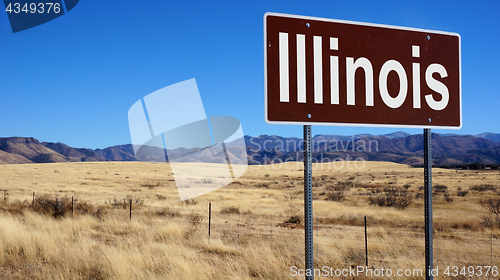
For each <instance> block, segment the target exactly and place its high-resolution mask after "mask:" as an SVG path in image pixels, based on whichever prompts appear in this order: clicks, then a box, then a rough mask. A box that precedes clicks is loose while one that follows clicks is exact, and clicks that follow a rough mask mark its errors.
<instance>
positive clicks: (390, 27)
mask: <svg viewBox="0 0 500 280" xmlns="http://www.w3.org/2000/svg"><path fill="white" fill-rule="evenodd" d="M267 16H279V17H286V18H297V19H310V20H318V21H327V22H337V23H345V24H353V25H364V26H371V27H382V28H389V29H398V30H407V31H418V32H425V33H431V34H444V35H451V36H457V37H458V61H459V62H458V68H459V69H458V73H459V97H458V98H459V110H460V126H433V125H399V124H364V123H324V122H283V121H270V120H268V113H267V32H266V31H267V25H266V18H267ZM264 119H265V121H266V123H268V124H286V125H321V126H355V127H397V128H436V129H461V128H462V38H461V37H460V34H458V33H455V32H446V31H437V30H428V29H420V28H413V27H403V26H394V25H386V24H376V23H366V22H356V21H349V20H339V19H328V18H317V17H308V16H298V15H289V14H281V13H273V12H267V13H265V14H264Z"/></svg>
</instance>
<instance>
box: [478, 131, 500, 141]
mask: <svg viewBox="0 0 500 280" xmlns="http://www.w3.org/2000/svg"><path fill="white" fill-rule="evenodd" d="M476 137H479V138H486V139H488V140H491V141H493V142H496V143H500V133H491V132H485V133H481V134H478V135H476Z"/></svg>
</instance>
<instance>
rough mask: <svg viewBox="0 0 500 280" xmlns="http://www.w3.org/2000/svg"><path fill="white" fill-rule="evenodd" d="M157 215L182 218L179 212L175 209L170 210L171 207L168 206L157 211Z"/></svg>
mask: <svg viewBox="0 0 500 280" xmlns="http://www.w3.org/2000/svg"><path fill="white" fill-rule="evenodd" d="M156 215H158V216H165V217H170V218H174V217H178V216H180V213H179V210H173V209H170V207H168V206H167V207H165V208H162V209H160V210H157V211H156Z"/></svg>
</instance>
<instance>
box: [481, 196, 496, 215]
mask: <svg viewBox="0 0 500 280" xmlns="http://www.w3.org/2000/svg"><path fill="white" fill-rule="evenodd" d="M479 204H481V206H483V208H484V209H486V210H487V211H488V212H490V213H493V214H495V215H496V216H498V215H500V198H489V199H481V200H480V201H479Z"/></svg>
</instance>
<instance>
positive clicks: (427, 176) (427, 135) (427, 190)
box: [424, 128, 433, 280]
mask: <svg viewBox="0 0 500 280" xmlns="http://www.w3.org/2000/svg"><path fill="white" fill-rule="evenodd" d="M424 197H425V202H424V204H425V268H426V274H425V279H426V280H432V279H433V276H432V274H431V271H432V268H433V261H432V255H433V253H432V244H433V241H432V240H433V239H432V231H433V227H432V154H431V129H430V128H424Z"/></svg>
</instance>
